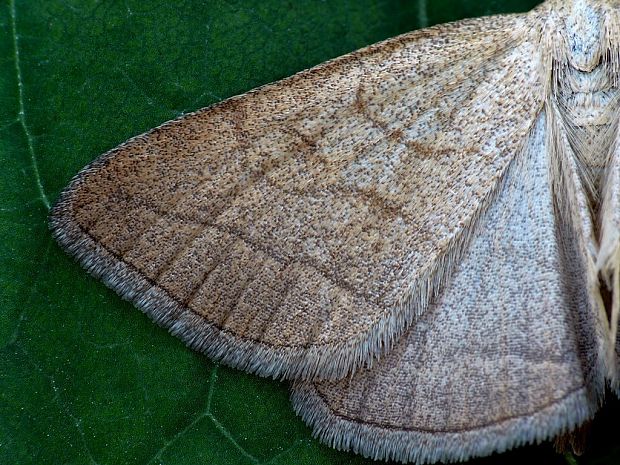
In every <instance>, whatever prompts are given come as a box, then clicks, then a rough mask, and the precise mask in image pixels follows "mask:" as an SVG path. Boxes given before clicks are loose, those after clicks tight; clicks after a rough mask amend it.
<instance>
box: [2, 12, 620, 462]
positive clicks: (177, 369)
mask: <svg viewBox="0 0 620 465" xmlns="http://www.w3.org/2000/svg"><path fill="white" fill-rule="evenodd" d="M535 3H537V2H536V1H535V0H512V1H503V2H502V1H501V0H486V1H480V0H461V1H458V2H455V1H450V0H441V1H439V0H433V1H430V0H428V1H426V0H418V1H416V2H406V1H403V0H382V1H370V0H348V1H337V0H322V1H321V0H307V1H293V0H289V1H276V0H247V1H241V0H227V1H224V0H219V1H218V0H210V1H197V0H196V1H189V0H186V1H181V2H169V1H165V0H152V1H148V2H144V1H137V0H100V1H95V0H80V1H78V0H21V1H20V0H1V2H0V36H1V37H0V157H1V162H2V167H3V169H2V172H1V174H0V176H1V181H0V199H2V202H1V204H0V270H2V271H1V273H0V347H1V349H0V463H2V464H58V463H63V464H89V463H90V464H141V465H146V464H159V463H166V464H185V463H187V464H259V463H264V464H267V463H269V464H273V465H277V464H300V465H303V464H364V463H370V461H368V460H366V459H363V458H362V457H359V456H355V455H352V454H346V453H342V452H337V451H334V450H332V449H330V448H328V447H326V446H323V445H321V444H319V443H318V442H317V441H316V440H314V439H312V438H311V435H310V431H309V429H308V428H307V427H306V426H305V425H304V424H303V423H302V422H301V420H299V419H298V418H297V417H296V416H295V415H294V413H293V410H292V409H291V407H290V404H289V401H288V394H287V386H286V385H285V384H284V383H279V382H275V381H271V380H265V379H260V378H258V377H255V376H251V375H247V374H244V373H241V372H239V371H235V370H231V369H228V368H226V367H223V366H217V365H215V364H214V363H213V362H211V361H209V360H208V359H207V358H205V357H203V356H201V355H199V354H196V353H194V352H192V351H190V350H189V349H187V348H186V347H185V346H184V345H183V344H182V343H181V342H180V341H178V340H177V339H175V338H174V337H172V336H170V335H169V334H168V333H167V332H166V331H164V330H163V329H161V328H159V327H157V326H156V325H154V324H153V323H151V322H150V320H148V319H147V318H146V317H145V316H144V315H143V314H142V313H141V312H139V311H137V310H136V309H134V308H133V307H132V306H131V305H129V304H128V303H126V302H123V301H122V300H121V299H119V298H118V297H117V296H116V294H114V293H113V292H111V291H110V290H108V289H106V288H105V287H104V286H103V285H102V284H101V283H100V282H98V281H95V280H93V279H92V278H90V277H89V276H88V275H87V274H86V273H85V272H84V271H83V270H82V269H81V268H80V267H79V266H78V265H77V264H76V263H74V262H73V261H72V260H71V259H70V258H69V257H68V256H67V255H65V254H64V253H63V252H62V251H61V250H60V249H59V248H58V246H57V245H56V244H55V243H54V241H53V240H52V239H51V236H50V233H49V232H48V230H47V218H46V217H47V213H48V209H49V206H50V204H51V203H53V201H54V200H55V199H56V197H57V196H58V194H59V192H60V190H61V189H62V187H64V186H65V185H66V184H67V182H68V181H69V179H70V178H71V177H72V176H73V175H74V174H75V173H76V172H77V171H78V170H79V169H80V168H81V167H83V166H84V165H85V164H86V163H88V162H89V161H91V160H92V159H94V158H95V157H96V156H97V155H99V154H100V153H102V152H104V151H106V150H107V149H110V148H112V147H114V146H116V145H117V144H119V143H120V142H123V141H124V140H126V139H127V138H129V137H130V136H132V135H135V134H138V133H141V132H143V131H145V130H147V129H149V128H151V127H154V126H156V125H158V124H160V123H162V122H163V121H166V120H169V119H171V118H174V117H176V116H178V115H180V114H182V113H184V112H187V111H191V110H194V109H197V108H199V107H202V106H206V105H209V104H212V103H214V102H217V101H219V100H222V99H224V98H226V97H229V96H232V95H235V94H239V93H242V92H244V91H247V90H249V89H252V88H253V87H256V86H258V85H261V84H264V83H268V82H271V81H275V80H277V79H280V78H283V77H285V76H289V75H291V74H293V73H295V72H297V71H299V70H301V69H304V68H307V67H309V66H312V65H315V64H317V63H320V62H322V61H324V60H326V59H328V58H332V57H334V56H337V55H340V54H343V53H346V52H349V51H351V50H354V49H356V48H359V47H361V46H364V45H366V44H369V43H372V42H375V41H378V40H380V39H384V38H387V37H390V36H393V35H396V34H398V33H401V32H405V31H407V30H410V29H414V28H417V27H421V26H424V25H429V24H432V23H437V22H443V21H447V20H452V19H457V18H461V17H465V16H476V15H481V14H489V13H496V12H499V11H524V10H527V9H529V8H531V7H532V6H533V5H534V4H535ZM608 416H609V417H610V418H613V415H611V414H608ZM609 421H610V423H611V420H609ZM603 430H605V428H603ZM595 445H596V447H595V449H594V451H593V452H592V453H591V457H592V458H591V459H590V458H589V459H588V460H585V461H583V462H582V463H612V462H613V463H616V461H617V460H618V458H619V457H620V452H619V451H618V450H617V449H616V450H613V449H610V448H609V446H607V445H606V444H605V443H604V442H601V441H598V442H596V441H595ZM532 459H533V460H535V461H536V460H538V462H540V460H543V461H544V462H545V463H558V464H559V463H562V457H561V456H560V455H555V454H554V453H553V452H552V450H551V448H550V447H549V446H544V447H529V448H524V449H520V450H518V451H515V452H512V453H510V454H507V455H504V456H501V457H499V458H490V459H486V460H483V461H480V462H479V463H486V464H492V463H507V462H512V463H519V462H523V461H525V460H532ZM589 460H590V461H589ZM597 460H599V462H596V461H597Z"/></svg>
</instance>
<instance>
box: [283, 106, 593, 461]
mask: <svg viewBox="0 0 620 465" xmlns="http://www.w3.org/2000/svg"><path fill="white" fill-rule="evenodd" d="M547 123H548V122H547V121H546V115H545V113H544V112H543V113H542V114H541V116H540V117H539V120H538V124H537V125H536V127H535V128H534V129H533V131H532V134H531V136H530V137H529V142H528V145H527V147H526V149H525V150H524V152H523V153H522V154H521V156H520V157H519V158H518V159H517V160H515V162H513V164H512V165H511V166H510V169H509V173H508V174H507V177H506V179H505V180H504V182H503V184H502V187H501V191H500V193H499V194H498V197H497V199H496V201H495V202H494V203H493V205H492V206H491V207H490V208H489V209H488V210H487V212H486V213H485V215H484V216H483V218H481V220H480V229H481V233H480V234H478V235H477V236H476V237H475V238H474V239H473V240H472V242H471V244H470V247H469V248H468V251H467V253H466V255H465V257H464V258H463V260H462V261H461V262H460V263H459V264H458V265H457V267H456V269H455V271H454V273H453V275H452V278H451V279H450V281H449V283H448V284H447V285H446V287H445V288H444V289H443V290H442V292H441V293H440V295H439V296H438V298H437V299H436V301H434V302H433V303H431V305H430V307H429V309H428V310H427V312H426V313H425V314H424V315H422V316H420V318H419V319H418V320H417V321H416V322H415V324H414V325H412V326H411V327H410V328H409V329H408V330H407V331H406V332H405V334H404V336H403V337H402V338H401V339H400V340H399V342H398V344H397V345H396V347H395V348H394V349H393V350H392V351H391V352H390V353H389V354H388V355H387V356H385V357H384V358H382V359H381V360H380V361H378V362H377V363H376V364H375V365H374V366H373V367H372V369H364V370H362V371H359V372H357V373H356V374H355V375H354V376H352V377H348V378H345V379H342V380H338V381H315V382H301V381H300V382H296V383H295V385H294V389H293V393H292V400H293V404H294V406H295V409H296V410H297V411H298V413H299V414H300V415H301V416H302V417H303V418H304V419H305V420H306V421H307V422H308V423H310V424H311V425H312V426H313V428H314V431H315V434H317V435H318V436H319V437H321V438H322V439H323V440H324V441H325V442H327V443H328V444H330V445H332V446H335V447H337V448H340V449H348V450H351V449H352V450H354V451H356V452H359V453H362V454H364V455H366V456H369V457H373V458H375V459H396V460H399V461H403V462H407V461H412V462H416V463H432V462H436V461H442V462H453V461H459V460H465V459H467V458H470V457H474V456H483V455H489V454H491V453H493V452H502V451H504V450H507V449H510V448H512V447H515V446H518V445H522V444H524V443H532V442H539V441H542V440H545V439H548V438H551V437H554V436H556V435H558V434H560V433H562V432H565V431H568V430H570V429H572V428H574V427H575V426H577V425H579V424H581V423H583V422H584V421H585V420H587V419H589V418H591V417H592V416H593V415H594V413H595V412H596V410H597V409H598V406H599V401H600V398H601V395H602V391H603V389H604V370H602V369H601V367H602V365H601V363H599V361H600V358H601V353H600V350H599V342H600V341H599V340H598V337H599V336H597V334H600V331H599V329H600V328H599V327H598V325H599V321H598V318H597V313H596V308H595V307H594V306H593V304H592V303H591V302H590V303H589V299H590V296H589V292H588V288H587V287H586V286H584V282H587V277H586V274H587V273H588V270H587V266H588V265H587V263H585V262H586V261H587V260H586V259H585V257H584V254H583V251H582V250H579V249H577V248H575V249H573V248H572V245H566V244H564V242H563V241H564V240H565V238H566V237H565V235H566V229H565V228H566V225H565V224H564V222H563V221H562V220H560V219H558V217H557V214H556V208H555V206H556V205H557V200H556V199H555V193H554V192H553V189H552V184H553V183H552V182H551V181H552V180H551V176H553V175H554V173H555V170H554V168H553V167H552V166H551V164H552V163H553V157H552V156H550V150H549V148H548V147H549V138H548V126H547ZM566 169H567V170H568V171H570V169H571V168H570V167H567V168H566ZM581 194H583V191H581Z"/></svg>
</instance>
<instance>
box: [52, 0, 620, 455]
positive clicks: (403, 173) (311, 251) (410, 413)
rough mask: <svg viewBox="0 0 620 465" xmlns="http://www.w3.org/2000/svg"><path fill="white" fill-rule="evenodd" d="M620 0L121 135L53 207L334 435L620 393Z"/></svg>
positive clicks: (328, 69)
mask: <svg viewBox="0 0 620 465" xmlns="http://www.w3.org/2000/svg"><path fill="white" fill-rule="evenodd" d="M619 73H620V1H616V0H547V1H546V2H544V3H542V4H541V5H539V6H538V7H536V8H535V9H534V10H532V11H531V12H529V13H525V14H512V15H497V16H489V17H484V18H477V19H468V20H463V21H459V22H455V23H451V24H445V25H440V26H434V27H430V28H427V29H423V30H419V31H415V32H411V33H409V34H405V35H402V36H399V37H396V38H393V39H389V40H387V41H384V42H381V43H378V44H376V45H372V46H369V47H366V48H363V49H361V50H359V51H356V52H353V53H351V54H348V55H345V56H342V57H340V58H337V59H334V60H331V61H329V62H327V63H324V64H322V65H319V66H317V67H315V68H312V69H310V70H307V71H303V72H301V73H299V74H296V75H294V76H292V77H290V78H287V79H284V80H282V81H280V82H277V83H274V84H271V85H267V86H264V87H261V88H258V89H256V90H253V91H250V92H248V93H246V94H244V95H241V96H237V97H233V98H231V99H228V100H226V101H223V102H221V103H219V104H217V105H214V106H212V107H209V108H205V109H202V110H199V111H197V112H195V113H191V114H187V115H184V116H182V117H181V118H179V119H177V120H174V121H171V122H167V123H165V124H163V125H161V126H160V127H158V128H155V129H153V130H152V131H150V132H148V133H146V134H143V135H140V136H137V137H135V138H133V139H131V140H129V141H127V142H126V143H124V144H122V145H120V146H119V147H117V148H115V149H113V150H111V151H109V152H108V153H105V154H104V155H102V156H101V157H99V158H98V159H96V160H95V161H94V162H92V163H91V164H90V165H88V166H87V167H86V168H84V169H83V170H82V171H81V172H80V173H79V174H78V175H77V176H76V177H75V178H74V179H73V180H72V181H71V183H70V184H69V186H68V187H67V188H66V189H65V190H64V192H63V193H62V194H61V196H60V199H59V200H58V202H57V203H56V205H55V207H54V208H53V211H52V214H51V218H50V225H51V228H52V230H53V233H54V235H55V237H56V239H57V240H58V242H59V243H60V245H61V246H62V247H63V248H65V249H66V250H67V251H68V252H69V253H70V254H72V255H73V256H74V257H75V258H76V259H77V260H78V261H79V262H80V263H81V264H82V265H83V266H84V267H85V268H86V269H87V270H88V271H89V272H90V273H92V274H93V275H95V276H96V277H99V278H101V279H102V280H103V281H104V282H105V283H106V284H107V285H108V286H109V287H111V288H112V289H114V290H115V291H116V292H118V293H119V294H120V295H121V296H122V297H124V298H125V299H128V300H130V301H132V302H133V303H134V304H135V305H136V306H137V307H139V308H140V309H141V310H142V311H144V312H145V313H147V314H148V315H149V316H151V317H152V318H153V319H154V320H155V321H156V322H157V323H159V324H161V325H163V326H165V327H167V328H168V329H169V330H170V332H171V333H172V334H174V335H176V336H178V337H180V338H181V339H182V340H183V341H185V342H186V343H187V344H188V345H189V346H190V347H192V348H193V349H196V350H198V351H201V352H204V353H206V354H208V355H209V356H210V357H212V358H214V359H215V360H218V361H221V362H223V363H225V364H227V365H230V366H233V367H236V368H239V369H242V370H247V371H249V372H252V373H256V374H258V375H261V376H270V377H274V378H280V379H290V380H293V383H292V396H291V397H292V402H293V406H294V408H295V410H296V411H297V412H298V413H299V414H300V415H301V416H302V418H303V419H304V420H305V421H306V422H308V423H309V424H310V425H311V426H312V428H313V429H314V432H315V434H316V435H317V436H318V437H319V438H320V439H321V440H323V441H325V442H326V443H328V444H330V445H332V446H334V447H336V448H339V449H344V450H352V451H354V452H357V453H360V454H363V455H365V456H368V457H372V458H375V459H395V460H399V461H402V462H415V463H432V462H436V461H458V460H466V459H468V458H470V457H475V456H484V455H489V454H491V453H493V452H497V451H504V450H507V449H510V448H512V447H515V446H518V445H521V444H525V443H532V442H539V441H541V440H545V439H549V438H553V437H556V436H558V435H562V434H564V433H566V432H568V431H571V430H573V429H574V428H576V427H578V426H579V425H581V424H583V423H584V422H586V421H587V420H589V419H591V418H592V417H593V415H594V414H595V412H596V411H597V410H598V408H599V407H600V405H601V403H602V402H603V400H604V396H605V392H606V389H607V388H610V391H611V392H615V393H616V395H617V394H618V393H619V392H620V389H619V384H618V371H619V368H620V365H619V359H618V353H619V351H620V347H619V345H618V342H617V329H618V316H619V300H618V299H619V298H620V296H619V291H620V276H619V269H620V256H619V254H620V144H619V141H618V138H619V137H620V135H619V134H618V118H619V108H618V106H619V96H620V91H619Z"/></svg>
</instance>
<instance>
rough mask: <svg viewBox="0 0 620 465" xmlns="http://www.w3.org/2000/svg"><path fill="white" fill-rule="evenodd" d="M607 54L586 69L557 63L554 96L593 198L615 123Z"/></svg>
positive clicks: (615, 86) (614, 92) (613, 87)
mask: <svg viewBox="0 0 620 465" xmlns="http://www.w3.org/2000/svg"><path fill="white" fill-rule="evenodd" d="M607 56H608V55H605V56H603V57H602V59H601V61H599V63H598V65H597V66H595V67H594V68H592V69H591V70H587V71H586V70H582V69H577V68H575V67H574V66H572V65H571V64H570V63H568V64H564V65H563V66H558V67H556V70H557V73H558V74H557V75H556V77H555V82H556V88H555V98H556V102H557V103H558V109H559V111H560V114H561V115H562V119H563V121H564V127H565V128H566V134H567V137H568V142H569V143H570V145H571V148H572V150H573V152H574V154H575V156H576V157H577V160H578V162H579V164H580V165H581V166H582V168H583V171H582V176H583V177H584V178H586V179H584V181H586V183H585V184H586V185H587V186H589V187H590V188H591V189H592V192H591V193H592V194H593V196H594V197H598V194H600V188H601V184H602V176H603V173H604V171H605V167H606V165H607V162H608V160H609V154H610V152H611V150H612V146H613V145H614V142H615V138H616V132H617V122H618V116H617V114H618V100H619V96H620V93H619V89H618V84H617V80H616V79H615V78H614V76H613V71H612V70H613V67H612V66H611V64H610V63H609V61H608V60H607V59H606V57H607Z"/></svg>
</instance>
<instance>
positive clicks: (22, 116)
mask: <svg viewBox="0 0 620 465" xmlns="http://www.w3.org/2000/svg"><path fill="white" fill-rule="evenodd" d="M10 15H11V35H12V36H13V57H14V62H15V77H16V79H17V96H18V111H17V119H18V120H19V123H20V125H21V127H22V129H23V131H24V134H25V135H26V142H27V144H28V152H29V153H30V162H31V165H32V171H33V173H34V179H35V184H36V187H37V190H38V191H39V197H40V198H41V202H43V205H45V208H47V209H48V210H49V209H50V201H49V199H48V198H47V195H46V194H45V189H43V184H42V182H41V174H40V172H39V164H38V162H37V157H36V154H35V152H34V142H33V138H32V134H31V132H30V129H28V125H27V124H26V111H25V105H24V82H23V79H22V69H21V64H20V57H19V40H18V38H17V10H16V8H15V0H10Z"/></svg>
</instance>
